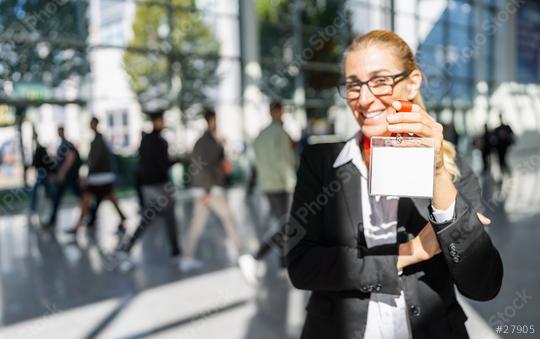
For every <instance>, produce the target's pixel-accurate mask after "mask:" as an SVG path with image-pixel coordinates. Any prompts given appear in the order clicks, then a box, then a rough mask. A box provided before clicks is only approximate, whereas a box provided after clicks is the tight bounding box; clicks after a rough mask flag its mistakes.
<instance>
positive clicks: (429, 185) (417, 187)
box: [368, 136, 435, 198]
mask: <svg viewBox="0 0 540 339" xmlns="http://www.w3.org/2000/svg"><path fill="white" fill-rule="evenodd" d="M434 176H435V144H434V141H433V139H428V138H418V137H401V136H397V137H372V138H371V155H370V168H369V178H368V180H369V195H381V196H397V197H415V198H416V197H421V198H432V197H433V183H434Z"/></svg>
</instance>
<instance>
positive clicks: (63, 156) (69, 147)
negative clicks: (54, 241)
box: [44, 127, 82, 229]
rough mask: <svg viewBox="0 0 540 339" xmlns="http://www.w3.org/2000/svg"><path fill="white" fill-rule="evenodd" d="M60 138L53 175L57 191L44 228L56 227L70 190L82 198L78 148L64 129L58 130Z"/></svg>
mask: <svg viewBox="0 0 540 339" xmlns="http://www.w3.org/2000/svg"><path fill="white" fill-rule="evenodd" d="M58 137H59V138H60V145H59V146H58V149H57V151H56V157H55V158H54V161H53V171H54V174H53V175H51V179H52V181H53V182H54V183H55V186H56V190H55V194H54V198H53V206H52V212H51V216H50V218H49V222H48V223H47V224H45V225H44V228H46V229H47V228H53V227H54V226H55V225H56V217H57V214H58V208H59V207H60V203H61V201H62V197H63V196H64V193H65V192H66V189H67V188H69V189H71V191H72V192H73V194H74V195H75V196H76V197H77V198H80V196H81V189H80V186H79V169H80V167H81V164H82V162H81V157H80V155H79V151H78V150H77V148H76V147H75V146H74V145H73V144H72V143H71V142H70V141H68V140H67V139H66V137H65V133H64V127H59V128H58Z"/></svg>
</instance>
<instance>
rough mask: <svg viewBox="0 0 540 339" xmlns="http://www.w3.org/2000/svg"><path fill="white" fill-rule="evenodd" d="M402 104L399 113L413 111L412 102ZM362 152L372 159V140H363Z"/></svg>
mask: <svg viewBox="0 0 540 339" xmlns="http://www.w3.org/2000/svg"><path fill="white" fill-rule="evenodd" d="M399 101H400V102H401V109H400V110H399V112H410V111H411V110H412V102H410V101H405V100H399ZM390 136H391V137H396V136H397V134H396V133H392V134H391V135H390ZM362 150H363V151H364V155H365V156H366V157H367V158H368V159H370V157H371V139H370V138H366V137H363V138H362Z"/></svg>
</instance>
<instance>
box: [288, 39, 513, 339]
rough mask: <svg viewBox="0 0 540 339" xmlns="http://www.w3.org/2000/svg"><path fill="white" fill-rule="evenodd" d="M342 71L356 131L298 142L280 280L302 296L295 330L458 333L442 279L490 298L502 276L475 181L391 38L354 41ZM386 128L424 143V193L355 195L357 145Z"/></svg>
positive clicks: (456, 311) (457, 315)
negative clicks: (427, 151) (428, 149)
mask: <svg viewBox="0 0 540 339" xmlns="http://www.w3.org/2000/svg"><path fill="white" fill-rule="evenodd" d="M344 72H345V78H346V83H345V86H344V88H343V89H344V91H342V93H343V95H344V96H345V97H346V98H347V101H348V104H349V107H350V109H351V111H352V113H353V115H354V117H355V119H356V120H357V122H358V124H359V126H360V132H359V133H358V134H357V135H356V136H355V137H354V138H352V139H351V140H349V141H348V142H346V143H332V144H319V145H311V146H307V147H306V148H305V150H304V152H303V154H302V159H301V163H300V168H299V171H298V182H297V186H296V190H295V194H294V201H293V206H292V210H291V217H290V221H289V224H288V227H287V229H288V231H287V235H288V239H287V243H286V253H287V257H286V261H287V267H288V271H289V276H290V279H291V281H292V283H293V285H294V286H295V287H297V288H300V289H304V290H310V291H312V292H313V293H312V294H311V298H310V300H309V302H308V305H307V308H306V309H307V318H306V322H305V325H304V329H303V334H302V338H305V339H308V338H316V339H324V338H332V339H339V338H343V339H351V338H368V339H372V338H415V339H417V338H438V339H442V338H449V339H450V338H452V339H456V338H468V334H467V331H466V329H465V325H464V322H465V320H466V316H465V314H464V313H463V310H462V309H461V307H460V306H459V304H458V303H457V301H456V295H455V291H454V286H456V287H457V289H458V290H459V292H460V293H461V294H463V295H465V296H466V297H468V298H471V299H474V300H480V301H484V300H490V299H492V298H494V297H495V296H496V295H497V293H498V291H499V289H500V286H501V281H502V276H503V269H502V263H501V259H500V256H499V253H498V252H497V250H496V249H495V247H494V246H493V244H492V242H491V240H490V238H489V236H488V235H487V233H486V232H485V231H484V227H483V224H488V223H489V222H490V220H489V219H487V218H486V217H484V216H482V215H481V214H479V213H478V211H477V206H479V205H480V187H479V185H478V181H477V179H476V177H475V176H474V174H473V172H472V171H471V169H470V168H469V167H467V166H466V164H465V163H463V162H462V161H460V159H459V158H457V157H456V152H455V150H454V148H453V146H452V145H451V144H450V143H448V142H445V141H444V140H443V134H442V126H441V125H440V124H439V123H437V122H436V121H435V119H433V118H432V117H431V116H430V115H428V113H426V111H425V109H424V105H423V102H422V98H421V95H420V85H421V82H422V73H421V72H420V70H419V69H418V68H417V66H416V62H415V58H414V55H413V53H412V52H411V49H410V48H409V46H408V45H407V44H406V43H405V42H404V41H403V40H402V39H401V38H400V37H399V36H398V35H396V34H394V33H392V32H386V31H372V32H369V33H367V34H365V35H363V36H360V37H357V38H355V39H354V41H353V42H352V43H351V45H350V46H349V47H348V49H347V51H346V53H345V55H344ZM364 85H366V86H364ZM399 100H404V101H412V103H413V105H412V112H410V113H398V112H399V111H400V110H401V108H402V105H403V104H402V102H400V101H399ZM392 133H414V134H416V135H418V136H421V137H426V138H433V139H434V140H435V141H436V150H435V152H436V170H435V183H434V194H433V198H432V199H410V198H396V197H370V196H369V195H368V194H367V188H366V186H367V179H366V178H367V174H366V173H367V172H368V168H369V157H367V149H366V150H364V149H365V148H364V147H360V146H359V145H362V146H363V145H365V144H366V143H367V142H366V139H367V140H369V138H370V137H372V136H389V135H391V134H392ZM403 165H404V166H414V164H403ZM396 171H399V168H396ZM403 179H404V180H406V179H407V178H403Z"/></svg>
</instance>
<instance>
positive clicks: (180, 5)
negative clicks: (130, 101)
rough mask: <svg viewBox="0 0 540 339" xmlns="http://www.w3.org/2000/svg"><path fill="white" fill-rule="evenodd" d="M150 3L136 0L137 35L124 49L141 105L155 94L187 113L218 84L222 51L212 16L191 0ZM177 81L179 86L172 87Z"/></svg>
mask: <svg viewBox="0 0 540 339" xmlns="http://www.w3.org/2000/svg"><path fill="white" fill-rule="evenodd" d="M150 2H151V1H147V3H144V2H141V3H138V4H137V9H136V14H135V19H134V22H133V38H132V39H131V41H130V42H129V49H128V50H127V51H126V52H125V53H124V68H125V70H126V72H127V74H128V75H129V79H130V85H131V88H132V90H133V91H134V92H135V94H136V95H137V97H138V100H139V102H140V103H141V105H142V106H144V105H145V101H147V100H148V99H149V98H151V97H156V95H157V96H161V97H163V96H165V97H166V98H167V100H168V101H169V104H170V105H175V104H176V105H179V107H180V109H182V110H183V111H184V110H186V109H188V108H189V107H190V106H192V105H194V104H200V103H204V102H206V101H207V100H208V96H209V93H211V89H212V88H213V87H214V86H215V85H216V84H217V83H218V79H216V68H217V64H218V51H219V44H218V42H217V40H216V38H215V37H214V35H213V33H212V31H211V30H210V27H209V26H208V21H209V20H208V18H203V17H202V16H201V14H200V13H199V12H198V11H197V10H196V9H195V8H194V7H193V1H191V0H171V1H170V4H171V5H172V8H173V9H172V11H171V8H169V7H167V6H157V5H155V2H154V4H150ZM164 4H166V2H164ZM175 79H176V82H179V84H177V85H178V86H177V87H178V88H175V86H174V85H172V86H171V83H175ZM171 88H172V90H173V91H176V92H174V93H171Z"/></svg>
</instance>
